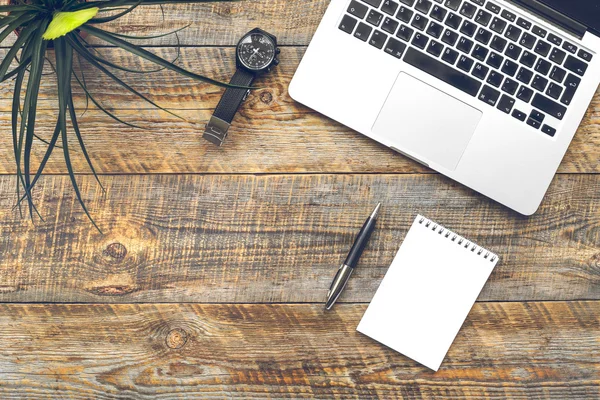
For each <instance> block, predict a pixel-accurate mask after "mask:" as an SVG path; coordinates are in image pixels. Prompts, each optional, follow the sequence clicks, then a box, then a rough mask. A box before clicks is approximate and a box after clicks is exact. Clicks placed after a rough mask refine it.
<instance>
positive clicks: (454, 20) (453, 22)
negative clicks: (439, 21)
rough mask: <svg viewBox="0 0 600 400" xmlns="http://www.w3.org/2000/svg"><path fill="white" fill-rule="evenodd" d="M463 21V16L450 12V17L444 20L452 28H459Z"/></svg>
mask: <svg viewBox="0 0 600 400" xmlns="http://www.w3.org/2000/svg"><path fill="white" fill-rule="evenodd" d="M461 22H462V17H459V16H458V15H456V14H452V13H450V14H448V17H446V22H444V23H445V24H446V26H449V27H450V28H452V29H458V27H459V26H460V23H461Z"/></svg>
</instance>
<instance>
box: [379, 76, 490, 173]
mask: <svg viewBox="0 0 600 400" xmlns="http://www.w3.org/2000/svg"><path fill="white" fill-rule="evenodd" d="M481 116H482V112H481V111H479V110H477V109H475V108H473V107H471V106H469V105H467V104H465V103H463V102H462V101H460V100H457V99H456V98H454V97H452V96H449V95H447V94H446V93H444V92H441V91H440V90H438V89H435V88H434V87H432V86H429V85H428V84H426V83H424V82H422V81H420V80H418V79H416V78H414V77H412V76H410V75H408V74H406V73H404V72H401V73H400V74H399V75H398V78H397V79H396V82H395V83H394V86H393V87H392V90H391V91H390V94H389V95H388V98H387V100H386V101H385V104H384V105H383V107H382V109H381V111H380V112H379V116H378V117H377V120H376V121H375V124H374V125H373V133H374V134H375V135H377V136H378V137H382V138H385V139H386V142H387V143H391V147H393V148H394V149H397V150H399V151H400V152H402V153H405V152H407V153H410V154H412V155H413V157H411V158H413V159H414V158H418V159H420V158H421V157H423V159H424V160H423V161H420V162H422V163H424V164H426V162H425V160H428V161H431V162H433V163H435V164H438V165H441V166H442V167H444V168H446V169H448V170H454V169H456V166H457V165H458V162H459V161H460V159H461V157H462V155H463V153H464V151H465V149H466V147H467V145H468V144H469V141H470V140H471V137H472V136H473V133H474V132H475V129H476V128H477V125H478V124H479V121H480V120H481Z"/></svg>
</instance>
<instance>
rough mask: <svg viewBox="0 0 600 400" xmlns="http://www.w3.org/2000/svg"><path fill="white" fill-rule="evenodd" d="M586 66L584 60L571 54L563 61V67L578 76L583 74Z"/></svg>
mask: <svg viewBox="0 0 600 400" xmlns="http://www.w3.org/2000/svg"><path fill="white" fill-rule="evenodd" d="M587 67H588V65H587V64H586V63H585V62H583V61H581V60H580V59H578V58H575V57H573V56H568V57H567V60H566V61H565V68H566V69H568V70H569V71H571V72H575V73H576V74H577V75H579V76H583V74H585V71H586V70H587Z"/></svg>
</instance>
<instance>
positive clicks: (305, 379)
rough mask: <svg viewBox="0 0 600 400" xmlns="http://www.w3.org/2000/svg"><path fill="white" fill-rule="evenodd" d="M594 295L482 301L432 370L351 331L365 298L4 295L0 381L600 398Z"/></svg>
mask: <svg viewBox="0 0 600 400" xmlns="http://www.w3.org/2000/svg"><path fill="white" fill-rule="evenodd" d="M599 309H600V302H597V301H594V302H559V303H556V302H550V303H489V304H476V305H475V307H474V308H473V310H472V311H471V313H470V315H469V317H468V318H467V321H466V322H465V325H464V326H463V329H462V330H461V331H460V333H459V334H458V336H457V338H456V340H455V342H454V344H453V346H452V347H451V348H450V351H449V353H448V355H447V356H446V359H445V361H444V364H443V368H442V369H441V370H440V371H439V372H438V373H433V372H431V371H429V370H427V369H426V368H424V367H422V366H419V365H418V364H416V363H415V362H414V361H412V360H410V359H408V358H406V357H404V356H402V355H400V354H398V353H395V352H393V351H391V350H389V349H386V348H385V347H383V346H381V345H379V344H378V343H376V342H374V341H373V340H371V339H369V338H367V337H366V336H363V335H361V334H360V333H358V332H356V331H355V328H356V325H357V324H358V321H359V320H360V318H361V316H362V314H363V312H364V310H365V306H364V305H339V306H338V307H336V308H335V310H334V311H332V312H325V311H324V310H323V309H322V307H321V306H320V305H242V304H240V305H200V304H196V305H191V304H186V305H112V306H110V305H0V324H1V325H2V329H1V330H0V340H1V341H2V343H4V344H5V345H3V346H2V350H0V393H1V394H2V398H4V399H7V398H18V396H19V395H20V396H26V397H27V398H30V399H40V398H95V399H112V398H128V399H149V398H153V399H162V398H165V399H166V398H169V399H175V398H177V399H183V398H191V397H194V396H200V395H201V396H202V397H203V398H243V399H250V398H252V399H255V398H256V399H265V398H294V399H297V398H320V399H332V398H352V399H371V398H374V397H376V396H379V397H380V398H382V399H392V398H405V399H441V398H461V399H462V398H464V399H505V398H511V399H533V398H535V399H541V398H545V399H557V400H564V399H578V400H583V399H590V400H592V399H594V400H596V399H598V397H599V396H600V346H598V343H599V342H600V330H598V326H599V325H600V318H599V315H600V313H599V312H598V311H599ZM23 349H27V350H26V351H25V352H24V351H23Z"/></svg>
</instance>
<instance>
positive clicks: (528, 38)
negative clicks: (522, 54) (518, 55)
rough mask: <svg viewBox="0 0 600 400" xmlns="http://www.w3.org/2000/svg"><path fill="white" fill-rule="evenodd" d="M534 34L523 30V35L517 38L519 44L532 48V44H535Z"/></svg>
mask: <svg viewBox="0 0 600 400" xmlns="http://www.w3.org/2000/svg"><path fill="white" fill-rule="evenodd" d="M535 40H536V39H535V36H533V35H532V34H530V33H527V32H525V33H524V34H523V36H521V40H519V44H520V45H521V46H523V47H527V48H528V49H533V45H534V44H535Z"/></svg>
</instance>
